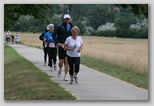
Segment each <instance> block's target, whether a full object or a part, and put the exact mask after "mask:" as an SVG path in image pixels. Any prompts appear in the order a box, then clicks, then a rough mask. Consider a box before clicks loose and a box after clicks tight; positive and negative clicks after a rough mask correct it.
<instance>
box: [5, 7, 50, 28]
mask: <svg viewBox="0 0 154 106" xmlns="http://www.w3.org/2000/svg"><path fill="white" fill-rule="evenodd" d="M51 7H52V6H51V5H49V4H5V5H4V30H7V29H8V28H10V27H12V26H13V25H14V24H15V22H16V21H17V20H18V18H19V17H20V16H21V15H31V16H34V17H35V18H37V19H41V20H42V21H48V20H47V19H46V17H45V13H46V10H48V8H51Z"/></svg>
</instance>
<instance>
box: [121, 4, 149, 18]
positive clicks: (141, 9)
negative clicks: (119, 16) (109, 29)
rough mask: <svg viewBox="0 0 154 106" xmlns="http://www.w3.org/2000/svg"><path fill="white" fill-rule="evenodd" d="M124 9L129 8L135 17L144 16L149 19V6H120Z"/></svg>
mask: <svg viewBox="0 0 154 106" xmlns="http://www.w3.org/2000/svg"><path fill="white" fill-rule="evenodd" d="M120 6H122V7H123V8H129V9H130V10H131V11H132V13H134V14H135V15H142V14H143V15H144V16H146V17H147V18H148V4H120Z"/></svg>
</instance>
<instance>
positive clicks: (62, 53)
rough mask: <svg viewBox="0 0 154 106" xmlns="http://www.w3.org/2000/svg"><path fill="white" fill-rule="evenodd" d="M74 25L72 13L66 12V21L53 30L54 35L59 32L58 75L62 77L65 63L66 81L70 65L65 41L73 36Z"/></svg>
mask: <svg viewBox="0 0 154 106" xmlns="http://www.w3.org/2000/svg"><path fill="white" fill-rule="evenodd" d="M72 27H73V25H72V24H71V23H70V15H68V14H65V15H64V22H63V23H62V24H61V25H59V26H57V28H56V29H55V31H54V32H53V36H56V35H57V34H58V36H57V40H58V56H59V64H58V65H59V72H58V74H57V75H58V77H60V75H61V71H62V67H63V64H64V65H65V67H64V71H65V75H64V80H65V81H67V73H68V68H69V65H68V61H67V55H66V50H64V42H65V40H66V38H67V37H69V36H71V29H72Z"/></svg>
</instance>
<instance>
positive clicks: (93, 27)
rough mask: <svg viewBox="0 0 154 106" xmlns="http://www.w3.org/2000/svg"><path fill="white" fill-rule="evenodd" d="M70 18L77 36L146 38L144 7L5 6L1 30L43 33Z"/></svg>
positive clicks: (94, 5) (80, 5) (136, 5)
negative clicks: (51, 24) (75, 27)
mask: <svg viewBox="0 0 154 106" xmlns="http://www.w3.org/2000/svg"><path fill="white" fill-rule="evenodd" d="M65 13H68V14H70V16H71V19H72V23H73V24H74V25H77V26H78V27H79V28H80V30H81V33H80V34H81V35H90V36H94V35H95V36H107V37H123V38H148V5H147V4H133V5H128V4H127V5H126V4H125V5H124V4H121V5H120V4H116V5H114V4H5V5H4V29H5V30H11V31H20V32H43V31H44V30H45V28H46V26H47V25H48V24H49V23H54V24H55V26H57V25H58V24H60V23H62V21H63V18H62V17H63V15H64V14H65Z"/></svg>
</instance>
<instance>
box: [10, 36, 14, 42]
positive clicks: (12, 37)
mask: <svg viewBox="0 0 154 106" xmlns="http://www.w3.org/2000/svg"><path fill="white" fill-rule="evenodd" d="M11 39H12V43H14V35H13V34H11Z"/></svg>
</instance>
